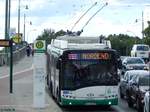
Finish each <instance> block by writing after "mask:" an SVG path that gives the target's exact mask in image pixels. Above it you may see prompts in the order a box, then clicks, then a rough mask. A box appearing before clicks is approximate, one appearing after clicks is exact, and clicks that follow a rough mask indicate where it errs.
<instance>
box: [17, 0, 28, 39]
mask: <svg viewBox="0 0 150 112" xmlns="http://www.w3.org/2000/svg"><path fill="white" fill-rule="evenodd" d="M25 9H26V10H27V9H29V8H28V6H27V5H26V6H25ZM25 17H26V15H25V14H24V39H25ZM18 37H20V0H18ZM24 39H23V40H24Z"/></svg>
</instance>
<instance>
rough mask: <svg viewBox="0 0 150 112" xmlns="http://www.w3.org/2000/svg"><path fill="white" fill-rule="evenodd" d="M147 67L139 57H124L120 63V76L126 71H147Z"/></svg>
mask: <svg viewBox="0 0 150 112" xmlns="http://www.w3.org/2000/svg"><path fill="white" fill-rule="evenodd" d="M148 69H149V67H148V65H147V64H145V62H144V60H143V59H142V58H140V57H126V58H124V59H123V61H122V69H121V74H122V75H124V73H125V72H126V71H128V70H148Z"/></svg>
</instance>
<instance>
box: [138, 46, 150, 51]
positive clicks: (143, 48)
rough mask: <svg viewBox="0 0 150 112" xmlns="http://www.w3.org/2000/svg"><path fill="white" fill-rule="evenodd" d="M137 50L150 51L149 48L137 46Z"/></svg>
mask: <svg viewBox="0 0 150 112" xmlns="http://www.w3.org/2000/svg"><path fill="white" fill-rule="evenodd" d="M137 50H139V51H149V47H148V46H137Z"/></svg>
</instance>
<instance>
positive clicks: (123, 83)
mask: <svg viewBox="0 0 150 112" xmlns="http://www.w3.org/2000/svg"><path fill="white" fill-rule="evenodd" d="M140 72H144V70H129V71H127V72H126V73H125V75H124V76H123V78H122V79H121V81H120V85H119V90H120V91H119V92H120V97H121V98H124V96H126V93H127V90H128V87H129V81H130V80H131V79H132V77H133V76H135V75H138V74H139V73H140Z"/></svg>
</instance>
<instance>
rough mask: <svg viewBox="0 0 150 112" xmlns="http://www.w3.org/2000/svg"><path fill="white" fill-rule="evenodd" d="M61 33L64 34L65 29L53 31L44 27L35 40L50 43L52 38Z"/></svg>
mask: <svg viewBox="0 0 150 112" xmlns="http://www.w3.org/2000/svg"><path fill="white" fill-rule="evenodd" d="M63 35H65V31H63V30H60V31H58V32H55V31H54V30H52V29H44V31H43V33H42V34H41V35H40V36H38V38H37V40H41V39H42V40H46V43H47V44H50V43H51V40H52V39H55V38H56V37H57V36H63Z"/></svg>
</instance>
